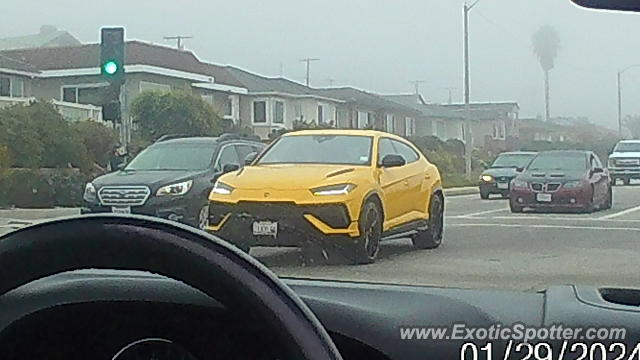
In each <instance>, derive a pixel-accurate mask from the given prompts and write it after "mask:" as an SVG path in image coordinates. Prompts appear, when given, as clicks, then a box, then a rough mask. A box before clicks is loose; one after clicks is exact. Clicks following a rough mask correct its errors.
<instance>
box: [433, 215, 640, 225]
mask: <svg viewBox="0 0 640 360" xmlns="http://www.w3.org/2000/svg"><path fill="white" fill-rule="evenodd" d="M445 217H446V218H447V219H469V216H467V215H451V216H446V214H445ZM480 219H483V220H484V219H486V218H480ZM491 220H547V221H574V220H575V221H600V222H603V221H607V222H628V223H636V222H640V220H616V219H603V218H601V217H600V218H593V217H555V216H551V215H550V216H530V215H526V214H525V215H512V216H492V217H491Z"/></svg>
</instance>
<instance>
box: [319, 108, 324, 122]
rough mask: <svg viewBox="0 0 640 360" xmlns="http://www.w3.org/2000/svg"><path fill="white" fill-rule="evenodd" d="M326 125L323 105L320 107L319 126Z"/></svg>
mask: <svg viewBox="0 0 640 360" xmlns="http://www.w3.org/2000/svg"><path fill="white" fill-rule="evenodd" d="M323 123H324V107H323V106H322V105H318V124H323Z"/></svg>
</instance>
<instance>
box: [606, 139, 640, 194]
mask: <svg viewBox="0 0 640 360" xmlns="http://www.w3.org/2000/svg"><path fill="white" fill-rule="evenodd" d="M608 168H609V171H610V172H611V177H612V178H613V184H614V185H615V184H616V183H617V181H618V179H620V180H622V183H623V184H625V185H629V183H630V182H631V179H640V140H622V141H620V142H619V143H617V144H616V146H615V147H614V148H613V152H612V153H611V154H610V155H609V163H608Z"/></svg>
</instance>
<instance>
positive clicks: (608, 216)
mask: <svg viewBox="0 0 640 360" xmlns="http://www.w3.org/2000/svg"><path fill="white" fill-rule="evenodd" d="M638 210H640V206H636V207H632V208H630V209H627V210H622V211H619V212H617V213H613V214H609V215H605V216H602V217H600V218H599V219H613V218H617V217H618V216H622V215H626V214H629V213H632V212H636V211H638Z"/></svg>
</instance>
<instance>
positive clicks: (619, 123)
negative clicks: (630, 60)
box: [617, 64, 640, 139]
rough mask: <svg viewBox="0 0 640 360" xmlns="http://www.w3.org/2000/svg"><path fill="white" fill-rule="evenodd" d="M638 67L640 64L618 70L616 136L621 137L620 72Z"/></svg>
mask: <svg viewBox="0 0 640 360" xmlns="http://www.w3.org/2000/svg"><path fill="white" fill-rule="evenodd" d="M636 67H640V64H634V65H631V66H627V67H626V68H624V69H622V70H618V77H617V79H618V136H619V137H620V138H621V139H622V74H624V73H625V72H626V71H627V70H630V69H633V68H636Z"/></svg>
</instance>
